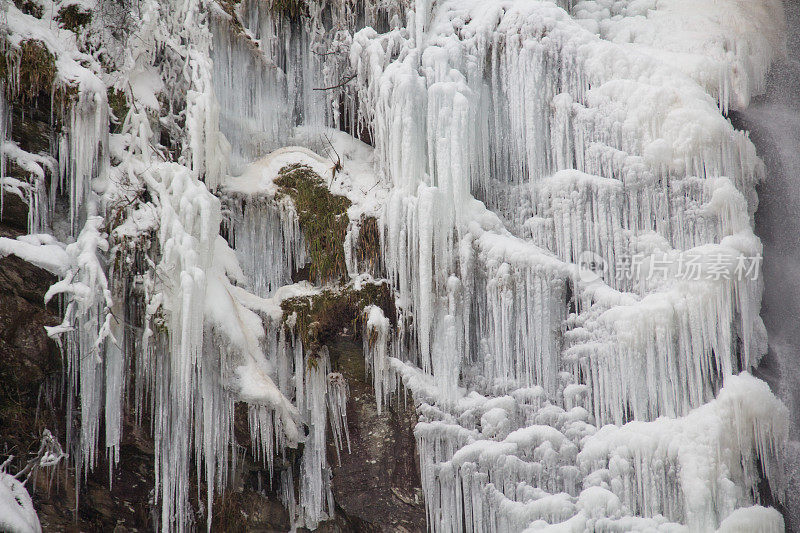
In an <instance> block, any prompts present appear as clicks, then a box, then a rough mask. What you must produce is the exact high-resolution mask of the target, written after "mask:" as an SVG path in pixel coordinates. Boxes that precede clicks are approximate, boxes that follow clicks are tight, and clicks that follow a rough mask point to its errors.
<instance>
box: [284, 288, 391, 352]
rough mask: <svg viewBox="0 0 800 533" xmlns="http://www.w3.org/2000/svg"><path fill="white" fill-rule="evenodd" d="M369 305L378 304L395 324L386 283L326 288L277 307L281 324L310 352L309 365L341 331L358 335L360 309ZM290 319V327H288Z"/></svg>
mask: <svg viewBox="0 0 800 533" xmlns="http://www.w3.org/2000/svg"><path fill="white" fill-rule="evenodd" d="M370 305H377V306H378V307H380V308H381V310H382V311H383V314H384V315H385V316H386V317H387V318H388V319H389V321H390V322H391V324H392V325H395V324H396V322H397V311H396V309H395V306H394V294H393V293H392V290H391V288H390V287H389V284H388V283H387V282H381V283H365V284H364V285H362V287H361V288H360V289H359V290H356V289H354V288H353V287H352V286H348V287H344V288H342V289H327V290H324V291H322V292H321V293H320V294H316V295H314V296H310V297H297V298H289V299H287V300H284V301H283V302H281V309H283V321H284V326H285V327H286V328H287V330H292V329H293V331H294V332H295V333H296V334H297V335H298V336H299V337H300V340H301V341H302V343H303V348H304V349H305V350H306V351H307V353H309V354H310V355H311V357H310V358H309V364H311V365H313V364H315V363H316V361H315V360H314V359H315V357H314V355H315V354H316V353H317V352H318V351H319V350H320V349H321V348H322V347H323V346H326V345H328V344H330V343H331V342H332V341H333V340H335V339H336V338H337V337H338V336H339V335H341V334H343V333H344V332H345V330H347V329H349V330H350V331H352V332H353V333H354V334H355V336H356V337H357V336H359V334H360V332H361V330H362V329H363V319H364V316H363V315H364V309H365V308H366V307H367V306H370ZM292 319H293V320H294V326H293V328H290V326H289V324H290V320H292Z"/></svg>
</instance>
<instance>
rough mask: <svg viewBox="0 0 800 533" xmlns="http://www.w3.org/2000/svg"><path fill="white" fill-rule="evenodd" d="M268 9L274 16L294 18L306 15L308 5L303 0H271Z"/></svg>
mask: <svg viewBox="0 0 800 533" xmlns="http://www.w3.org/2000/svg"><path fill="white" fill-rule="evenodd" d="M270 11H271V12H272V14H273V15H274V16H276V17H286V18H288V19H293V20H294V19H298V18H300V17H301V16H306V17H307V16H308V5H306V3H305V2H304V1H303V0H272V1H271V2H270Z"/></svg>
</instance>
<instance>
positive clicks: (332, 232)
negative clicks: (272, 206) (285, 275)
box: [275, 165, 350, 283]
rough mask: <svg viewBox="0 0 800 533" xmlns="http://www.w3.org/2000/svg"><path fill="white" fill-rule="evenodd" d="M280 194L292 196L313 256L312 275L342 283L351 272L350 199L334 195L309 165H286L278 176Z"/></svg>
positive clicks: (314, 277)
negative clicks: (347, 252)
mask: <svg viewBox="0 0 800 533" xmlns="http://www.w3.org/2000/svg"><path fill="white" fill-rule="evenodd" d="M275 184H276V185H277V186H278V197H279V198H280V197H281V196H288V197H289V198H291V199H292V202H293V203H294V206H295V209H296V210H297V215H298V217H299V221H300V229H301V230H302V231H303V235H304V236H305V238H306V243H307V245H308V253H309V256H310V257H311V265H310V277H311V279H312V280H313V281H314V282H316V283H328V282H338V281H341V280H343V279H344V278H345V276H346V275H347V265H346V263H345V258H344V238H345V235H346V234H347V226H348V225H349V222H350V221H349V219H348V218H347V208H348V207H350V200H348V199H347V198H345V197H344V196H338V195H335V194H331V192H330V191H329V190H328V188H327V187H326V186H325V182H324V181H322V178H321V177H320V176H319V174H317V173H316V172H314V171H313V170H311V168H309V167H308V166H306V165H289V166H286V167H283V168H282V169H281V171H280V172H279V174H278V177H277V178H276V179H275Z"/></svg>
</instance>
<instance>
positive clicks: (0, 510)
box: [0, 471, 42, 533]
mask: <svg viewBox="0 0 800 533" xmlns="http://www.w3.org/2000/svg"><path fill="white" fill-rule="evenodd" d="M0 529H2V530H3V531H8V532H9V533H40V532H41V531H42V526H41V525H40V524H39V517H38V516H37V515H36V511H35V510H34V508H33V502H32V501H31V497H30V495H29V494H28V491H27V490H26V489H25V486H24V485H23V484H22V483H21V482H20V481H18V480H17V479H15V478H14V476H12V475H11V474H8V473H6V472H3V471H0Z"/></svg>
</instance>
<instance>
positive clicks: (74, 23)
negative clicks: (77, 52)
mask: <svg viewBox="0 0 800 533" xmlns="http://www.w3.org/2000/svg"><path fill="white" fill-rule="evenodd" d="M55 19H56V20H57V21H58V23H59V24H61V27H62V28H64V29H65V30H70V31H72V32H75V33H80V32H81V30H82V29H83V28H84V27H86V26H87V25H88V24H89V23H90V22H91V21H92V12H91V11H86V10H85V9H83V8H81V7H80V6H78V5H75V4H72V5H69V6H66V7H62V8H61V9H59V10H58V14H57V15H56V16H55Z"/></svg>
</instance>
